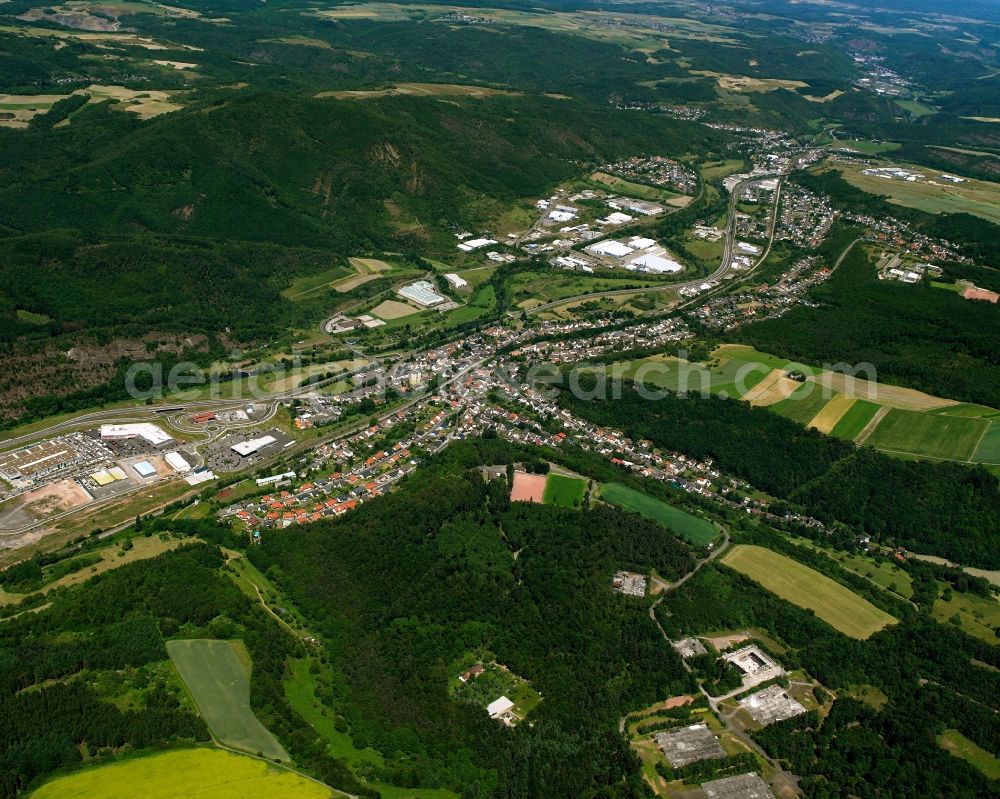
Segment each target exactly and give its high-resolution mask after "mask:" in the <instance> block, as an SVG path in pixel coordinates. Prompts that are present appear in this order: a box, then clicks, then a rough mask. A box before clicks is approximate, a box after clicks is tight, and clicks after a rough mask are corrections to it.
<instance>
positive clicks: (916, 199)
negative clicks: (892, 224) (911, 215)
mask: <svg viewBox="0 0 1000 799" xmlns="http://www.w3.org/2000/svg"><path fill="white" fill-rule="evenodd" d="M900 166H901V167H902V168H903V169H906V170H907V171H908V172H916V173H920V174H922V175H924V178H925V179H924V180H918V181H914V182H909V181H906V180H892V179H888V178H881V177H877V176H875V175H865V174H863V171H864V170H865V169H866V168H867V167H866V166H864V165H858V164H834V165H833V166H832V168H834V169H836V170H837V171H839V172H840V173H841V174H842V175H843V177H844V179H845V180H846V181H847V182H848V183H850V184H851V185H852V186H854V187H855V188H858V189H861V190H862V191H866V192H868V193H869V194H877V195H881V196H885V197H888V198H889V202H891V203H894V204H896V205H904V206H906V207H908V208H918V209H920V210H921V211H926V212H927V213H930V214H972V215H973V216H978V217H981V218H983V219H986V220H988V221H990V222H994V223H1000V184H997V183H990V182H987V181H983V180H975V179H973V178H967V179H966V180H965V181H964V182H962V183H950V182H948V181H943V180H940V178H939V177H938V176H939V175H940V174H941V173H940V172H939V171H936V170H930V169H927V168H925V167H917V166H912V165H909V164H901V165H900Z"/></svg>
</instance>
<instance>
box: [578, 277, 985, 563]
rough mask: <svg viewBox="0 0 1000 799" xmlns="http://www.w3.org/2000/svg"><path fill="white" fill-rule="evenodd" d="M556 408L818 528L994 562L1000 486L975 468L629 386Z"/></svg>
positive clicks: (741, 406) (756, 411)
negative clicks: (643, 443) (711, 465)
mask: <svg viewBox="0 0 1000 799" xmlns="http://www.w3.org/2000/svg"><path fill="white" fill-rule="evenodd" d="M942 293H945V292H942ZM559 402H560V404H561V405H563V406H564V407H566V408H569V409H570V410H572V411H573V413H575V414H579V415H580V416H582V417H584V418H586V419H589V420H591V421H593V422H595V423H597V424H600V425H607V426H609V427H614V428H617V429H620V430H623V431H624V432H625V433H626V434H627V435H629V436H630V437H631V438H633V439H634V440H639V439H644V438H645V439H649V440H650V441H652V442H653V443H654V444H656V445H657V446H659V447H662V448H664V449H667V450H672V451H677V452H683V453H685V454H687V455H691V456H693V457H696V458H699V459H706V458H712V459H714V460H715V461H716V462H717V463H718V465H719V466H720V467H721V468H722V469H724V470H725V471H727V472H730V473H732V474H734V475H736V476H738V477H741V478H743V479H745V480H747V481H749V482H750V483H751V485H753V486H755V487H757V488H760V489H763V490H764V491H767V492H768V493H769V494H772V495H774V496H777V497H780V498H782V499H783V500H787V502H788V503H789V504H790V505H791V506H797V507H800V508H801V509H803V510H804V511H805V512H806V513H808V514H810V515H813V516H815V517H816V518H818V519H820V520H821V521H827V522H833V521H839V522H843V523H845V524H849V525H852V526H853V527H854V529H855V530H857V532H858V533H859V534H861V533H867V534H869V535H871V536H872V537H873V538H875V539H876V540H879V541H882V542H884V543H886V544H894V545H898V546H905V547H908V548H911V549H913V550H914V551H917V552H921V553H926V554H933V555H940V556H942V557H946V558H949V559H952V560H955V561H957V562H959V563H964V564H970V565H975V566H981V567H983V568H988V569H995V568H997V566H998V564H1000V483H998V482H997V479H996V478H995V477H993V476H992V475H991V474H989V473H988V472H987V471H985V470H984V469H982V468H981V467H973V466H966V465H960V464H953V463H930V462H908V461H901V460H897V459H895V458H891V457H889V456H888V455H882V454H881V453H878V452H875V451H873V450H871V449H856V448H855V447H854V446H853V445H852V444H849V443H847V442H844V441H840V440H839V439H835V438H831V437H828V436H824V435H822V434H821V433H818V432H816V431H815V430H806V429H804V428H803V427H802V426H801V425H799V424H797V423H795V422H793V421H791V420H789V419H785V418H784V417H782V416H779V415H778V414H775V413H773V412H771V411H768V410H767V409H766V408H755V407H752V406H750V405H748V404H746V403H743V402H734V401H732V400H723V399H718V398H714V397H710V398H701V397H695V396H690V397H681V396H677V395H674V394H668V395H667V396H666V397H664V398H663V399H658V400H648V399H644V398H643V397H641V396H640V395H639V394H638V393H637V392H635V391H633V390H630V389H627V390H626V391H624V393H623V396H622V398H621V399H617V400H614V401H587V400H582V399H579V398H577V397H575V396H573V395H572V394H571V392H569V391H561V392H560V393H559Z"/></svg>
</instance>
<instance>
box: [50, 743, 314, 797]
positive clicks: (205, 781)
mask: <svg viewBox="0 0 1000 799" xmlns="http://www.w3.org/2000/svg"><path fill="white" fill-rule="evenodd" d="M31 796H32V799H133V797H137V796H142V797H144V799H179V798H180V797H195V796H198V797H211V799H246V797H248V796H266V797H267V798H268V799H328V797H329V796H330V789H329V788H327V787H326V786H325V785H322V784H320V783H318V782H314V781H313V780H310V779H308V778H307V777H303V776H301V775H300V774H297V773H295V772H291V771H286V770H285V769H282V768H279V767H277V766H273V765H271V764H269V763H264V762H262V761H260V760H255V759H254V758H251V757H246V756H245V755H237V754H234V753H233V752H222V751H219V750H217V749H182V750H179V751H174V752H164V753H162V754H158V755H151V756H149V757H138V758H134V759H132V760H126V761H124V762H121V763H112V764H110V765H106V766H100V767H98V768H91V769H85V770H83V771H78V772H75V773H73V774H69V775H67V776H65V777H59V778H57V779H55V780H52V781H51V782H48V783H45V784H44V785H42V787H40V788H39V789H38V790H37V791H35V792H34V793H32V794H31Z"/></svg>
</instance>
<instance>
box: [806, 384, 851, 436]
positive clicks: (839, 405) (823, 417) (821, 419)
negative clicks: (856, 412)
mask: <svg viewBox="0 0 1000 799" xmlns="http://www.w3.org/2000/svg"><path fill="white" fill-rule="evenodd" d="M857 402H858V400H856V399H853V398H852V397H848V396H845V395H844V394H835V395H834V396H833V397H832V398H831V399H830V401H829V402H828V403H826V405H824V406H823V407H822V408H821V409H820V410H819V411H818V412H817V413H816V415H815V416H814V417H813V418H812V420H810V422H809V424H808V425H807V426H808V427H815V428H816V429H817V430H819V431H820V432H821V433H827V434H829V433H830V431H831V430H833V429H834V428H835V427H836V426H837V425H838V424H839V423H840V420H841V419H843V418H844V417H845V416H846V415H847V414H848V413H849V412H850V410H851V409H852V408H853V407H854V405H855V404H856V403H857Z"/></svg>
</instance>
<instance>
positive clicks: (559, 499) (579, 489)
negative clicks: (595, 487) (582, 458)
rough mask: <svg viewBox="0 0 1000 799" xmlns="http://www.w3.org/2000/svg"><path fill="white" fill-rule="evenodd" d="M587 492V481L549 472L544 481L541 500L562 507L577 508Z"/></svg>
mask: <svg viewBox="0 0 1000 799" xmlns="http://www.w3.org/2000/svg"><path fill="white" fill-rule="evenodd" d="M586 493H587V483H586V482H585V481H583V480H581V479H580V478H579V477H567V476H566V475H564V474H549V479H548V480H547V481H546V483H545V494H544V496H543V499H542V501H543V502H544V503H545V504H546V505H560V506H562V507H564V508H579V507H580V506H581V505H582V504H583V497H584V495H585V494H586Z"/></svg>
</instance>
